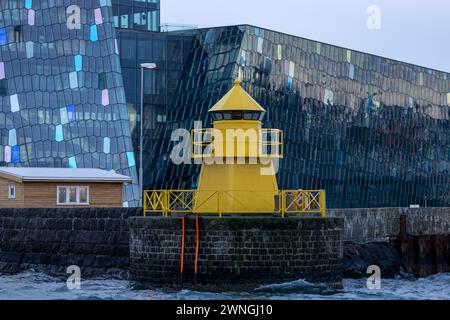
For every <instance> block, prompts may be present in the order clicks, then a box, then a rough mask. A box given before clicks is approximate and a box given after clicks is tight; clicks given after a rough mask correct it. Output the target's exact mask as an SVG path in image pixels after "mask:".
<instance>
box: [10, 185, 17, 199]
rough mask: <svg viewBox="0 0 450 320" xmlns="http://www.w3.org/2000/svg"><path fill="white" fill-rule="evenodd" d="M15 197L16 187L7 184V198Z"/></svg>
mask: <svg viewBox="0 0 450 320" xmlns="http://www.w3.org/2000/svg"><path fill="white" fill-rule="evenodd" d="M15 198H16V187H15V186H9V187H8V199H15Z"/></svg>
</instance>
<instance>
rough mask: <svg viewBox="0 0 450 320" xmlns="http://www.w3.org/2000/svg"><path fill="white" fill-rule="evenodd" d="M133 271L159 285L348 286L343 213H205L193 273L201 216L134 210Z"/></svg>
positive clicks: (224, 287)
mask: <svg viewBox="0 0 450 320" xmlns="http://www.w3.org/2000/svg"><path fill="white" fill-rule="evenodd" d="M129 222H130V276H131V279H133V280H136V281H139V282H143V283H146V284H148V285H149V286H154V287H175V288H177V287H178V288H179V287H186V288H195V289H199V290H208V289H211V290H215V291H221V290H241V289H251V288H255V287H257V286H260V285H264V284H272V283H280V282H286V281H292V280H298V279H302V278H303V279H305V280H307V281H311V282H322V283H326V284H329V285H332V286H334V287H340V286H341V280H342V257H343V242H342V228H343V220H342V219H336V218H327V219H322V218H295V217H290V218H285V219H281V218H273V217H224V218H223V219H217V218H212V217H200V218H199V254H198V273H197V276H195V274H194V261H195V244H196V227H195V218H194V217H192V216H191V217H187V218H186V235H185V254H184V271H183V274H181V273H180V271H181V251H182V250H181V247H182V246H181V244H182V218H181V217H179V218H176V217H171V218H158V217H151V218H150V217H147V218H143V217H132V218H129Z"/></svg>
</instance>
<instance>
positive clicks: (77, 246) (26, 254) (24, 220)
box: [0, 208, 142, 278]
mask: <svg viewBox="0 0 450 320" xmlns="http://www.w3.org/2000/svg"><path fill="white" fill-rule="evenodd" d="M141 211H142V210H141V209H136V208H129V209H128V208H118V209H0V272H2V273H16V272H20V271H22V270H26V269H31V268H32V269H35V270H38V271H42V272H47V273H50V274H54V275H65V272H66V268H67V266H70V265H78V266H80V267H81V271H82V276H83V277H95V276H114V277H123V278H127V277H128V267H129V258H128V256H129V246H128V243H129V231H128V222H127V218H128V217H130V216H135V215H141Z"/></svg>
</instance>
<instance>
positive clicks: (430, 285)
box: [0, 271, 450, 300]
mask: <svg viewBox="0 0 450 320" xmlns="http://www.w3.org/2000/svg"><path fill="white" fill-rule="evenodd" d="M9 299H24V300H41V299H44V300H61V299H63V300H66V299H67V300H80V299H86V300H87V299H89V300H91V299H114V300H128V299H131V300H146V299H150V300H159V299H164V300H179V299H198V300H200V299H202V300H210V299H225V300H228V299H230V300H237V299H239V300H243V299H293V300H314V299H319V300H324V299H327V300H328V299H339V300H341V299H343V300H347V299H352V300H361V299H364V300H366V299H389V300H392V299H396V300H397V299H433V300H439V299H446V300H448V299H450V273H445V274H438V275H434V276H430V277H427V278H421V279H417V278H411V277H398V278H396V279H382V281H381V289H380V290H369V289H367V286H366V280H365V279H359V280H354V279H345V280H344V289H343V290H341V291H334V290H330V289H327V288H326V286H323V285H313V284H311V283H308V282H305V281H303V280H297V281H293V282H289V283H284V284H273V285H268V286H262V287H260V288H258V289H256V290H254V291H252V292H228V293H204V292H196V291H190V290H181V291H173V292H167V291H161V290H135V289H133V286H132V284H131V283H130V282H128V281H125V280H109V279H108V280H106V279H105V280H102V279H96V280H83V279H82V281H81V289H80V290H69V289H67V286H66V282H65V279H62V278H55V277H51V276H48V275H45V274H42V273H37V272H34V271H27V272H24V273H20V274H16V275H0V300H9Z"/></svg>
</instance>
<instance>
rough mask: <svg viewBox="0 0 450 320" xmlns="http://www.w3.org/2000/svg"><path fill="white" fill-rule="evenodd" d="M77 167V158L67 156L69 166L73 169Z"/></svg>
mask: <svg viewBox="0 0 450 320" xmlns="http://www.w3.org/2000/svg"><path fill="white" fill-rule="evenodd" d="M76 167H77V159H75V157H70V158H69V168H73V169H75V168H76Z"/></svg>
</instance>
